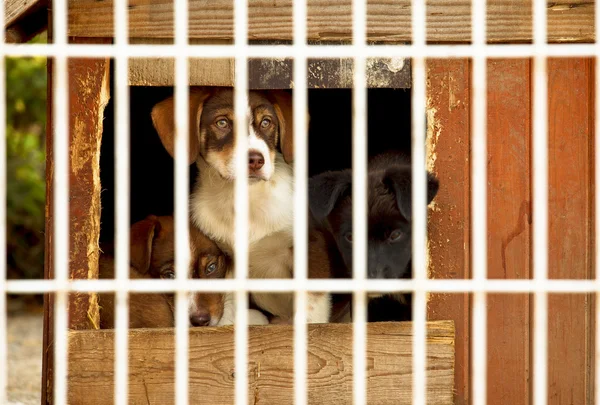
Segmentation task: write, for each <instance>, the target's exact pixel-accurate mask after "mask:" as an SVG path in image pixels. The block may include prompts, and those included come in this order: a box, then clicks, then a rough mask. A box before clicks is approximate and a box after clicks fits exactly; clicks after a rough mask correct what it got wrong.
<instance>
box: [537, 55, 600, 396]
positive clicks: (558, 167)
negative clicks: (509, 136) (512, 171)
mask: <svg viewBox="0 0 600 405" xmlns="http://www.w3.org/2000/svg"><path fill="white" fill-rule="evenodd" d="M594 83H595V81H594V63H593V60H592V59H584V58H578V59H550V60H549V61H548V96H549V97H548V117H549V126H548V137H549V140H548V141H549V142H548V145H549V149H550V150H549V158H550V161H549V167H550V169H549V179H548V182H549V185H550V189H549V195H548V197H549V208H548V209H549V218H550V223H549V235H548V238H549V243H548V247H549V252H548V258H549V262H548V263H549V269H548V277H550V278H566V279H590V278H593V275H594V270H593V269H594V236H593V231H594V208H593V207H594ZM536 236H537V235H536ZM592 298H593V297H592V296H591V294H551V295H550V296H549V298H548V306H549V307H548V355H549V358H548V389H549V391H548V403H549V404H550V405H559V404H567V403H572V404H592V403H593V401H594V389H593V387H594V329H595V328H594V313H595V311H594V306H593V305H592V304H593V302H594V301H593V299H592Z"/></svg>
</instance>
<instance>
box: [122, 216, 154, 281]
mask: <svg viewBox="0 0 600 405" xmlns="http://www.w3.org/2000/svg"><path fill="white" fill-rule="evenodd" d="M160 228H161V226H160V221H159V219H158V217H156V216H154V215H150V216H148V217H147V218H145V219H143V220H141V221H138V222H136V223H135V224H133V225H132V226H131V229H130V231H129V261H130V263H131V265H132V266H133V267H135V268H136V269H137V270H138V271H139V272H140V273H142V274H145V273H146V272H148V270H149V269H150V260H151V258H152V244H153V242H154V237H155V236H156V235H158V233H159V232H160Z"/></svg>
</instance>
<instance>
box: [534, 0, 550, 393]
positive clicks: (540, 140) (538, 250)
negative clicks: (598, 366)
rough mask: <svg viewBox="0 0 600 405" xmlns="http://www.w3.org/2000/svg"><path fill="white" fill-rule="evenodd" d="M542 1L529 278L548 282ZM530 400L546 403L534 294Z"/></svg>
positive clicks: (543, 332) (542, 331)
mask: <svg viewBox="0 0 600 405" xmlns="http://www.w3.org/2000/svg"><path fill="white" fill-rule="evenodd" d="M546 6H547V4H546V1H545V0H535V1H534V7H533V38H534V40H533V44H534V46H535V48H536V50H537V53H536V54H535V56H534V63H533V69H534V83H533V231H534V232H533V235H534V237H533V265H534V275H533V278H534V280H535V281H536V282H538V283H539V282H544V281H545V280H547V278H548V77H547V73H546V54H547V52H546V51H547V33H546V28H547V16H546ZM534 310H535V313H534V328H535V329H534V344H533V348H534V352H533V360H534V365H533V387H534V389H533V400H534V404H535V405H546V404H547V402H548V294H547V293H546V292H540V291H538V292H536V294H535V304H534Z"/></svg>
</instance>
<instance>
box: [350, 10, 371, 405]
mask: <svg viewBox="0 0 600 405" xmlns="http://www.w3.org/2000/svg"><path fill="white" fill-rule="evenodd" d="M352 14H353V17H352V37H353V38H352V47H353V49H355V50H357V51H356V53H355V54H354V88H353V100H352V103H353V106H352V107H353V112H354V116H353V128H352V234H353V238H352V241H353V242H352V245H353V246H352V254H353V256H352V269H353V276H354V280H356V281H359V282H360V281H364V280H365V279H366V278H367V277H366V276H367V232H368V224H367V186H368V185H367V181H368V179H367V144H368V142H367V78H366V72H365V70H366V60H365V58H364V56H363V55H364V53H363V52H360V50H363V49H366V48H367V43H366V41H367V1H366V0H354V1H353V2H352ZM353 297H354V299H353V311H352V317H353V318H354V319H353V349H352V350H353V351H352V354H353V370H354V380H353V381H354V392H353V393H354V405H363V404H366V403H367V364H366V347H367V326H366V321H367V314H366V295H365V292H364V291H354V292H353Z"/></svg>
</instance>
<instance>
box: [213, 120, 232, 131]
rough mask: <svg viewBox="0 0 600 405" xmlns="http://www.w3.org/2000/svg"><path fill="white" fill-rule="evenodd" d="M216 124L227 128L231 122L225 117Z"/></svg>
mask: <svg viewBox="0 0 600 405" xmlns="http://www.w3.org/2000/svg"><path fill="white" fill-rule="evenodd" d="M215 124H216V125H217V127H219V128H221V129H225V128H227V127H228V126H229V122H227V120H226V119H224V118H222V119H220V120H218V121H217V122H216V123H215Z"/></svg>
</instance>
